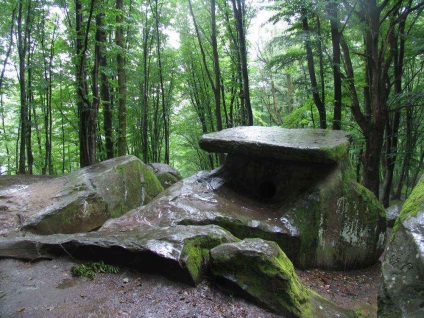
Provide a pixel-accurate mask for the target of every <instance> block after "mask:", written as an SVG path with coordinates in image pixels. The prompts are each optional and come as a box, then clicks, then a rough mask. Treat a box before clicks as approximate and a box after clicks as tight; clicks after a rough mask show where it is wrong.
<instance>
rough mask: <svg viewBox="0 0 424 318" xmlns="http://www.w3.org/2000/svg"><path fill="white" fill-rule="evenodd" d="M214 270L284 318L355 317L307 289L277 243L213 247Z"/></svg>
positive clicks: (255, 241) (235, 288) (227, 283)
mask: <svg viewBox="0 0 424 318" xmlns="http://www.w3.org/2000/svg"><path fill="white" fill-rule="evenodd" d="M211 270H212V274H213V275H214V276H215V277H217V279H218V280H220V281H222V282H223V284H224V286H227V288H229V289H230V290H232V291H234V292H238V293H240V294H242V295H245V297H246V298H248V299H251V300H253V301H254V302H256V303H258V304H261V305H262V306H264V307H265V308H268V309H270V310H272V311H273V312H276V313H278V314H282V315H284V316H285V317H355V314H354V313H353V311H349V310H344V309H341V308H338V307H337V306H335V305H334V304H331V303H330V302H328V301H326V300H325V299H323V298H322V297H320V296H318V295H317V294H316V293H315V292H313V291H312V290H309V289H308V288H306V287H305V286H304V285H303V284H302V283H301V282H300V280H299V278H298V276H297V274H296V272H295V270H294V267H293V264H292V263H291V261H290V260H289V259H288V258H287V256H286V255H285V254H284V252H283V251H282V250H281V249H280V248H279V247H278V245H277V244H276V243H275V242H270V241H264V240H261V239H246V240H243V241H241V242H236V243H226V244H222V245H219V246H217V247H215V248H213V249H212V250H211Z"/></svg>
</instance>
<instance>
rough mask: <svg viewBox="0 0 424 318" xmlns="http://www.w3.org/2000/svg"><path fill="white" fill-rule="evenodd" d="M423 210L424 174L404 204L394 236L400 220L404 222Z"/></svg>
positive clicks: (394, 229)
mask: <svg viewBox="0 0 424 318" xmlns="http://www.w3.org/2000/svg"><path fill="white" fill-rule="evenodd" d="M421 211H424V176H423V177H421V179H420V181H419V182H418V184H417V185H416V186H415V188H414V190H413V191H412V192H411V194H410V195H409V197H408V198H407V199H406V201H405V203H404V204H403V207H402V210H401V212H400V215H399V217H398V218H397V220H396V223H395V226H394V227H393V232H392V237H393V236H394V234H395V233H396V230H397V228H398V227H399V224H400V222H404V221H405V220H406V219H408V218H410V217H416V216H417V214H418V213H419V212H421Z"/></svg>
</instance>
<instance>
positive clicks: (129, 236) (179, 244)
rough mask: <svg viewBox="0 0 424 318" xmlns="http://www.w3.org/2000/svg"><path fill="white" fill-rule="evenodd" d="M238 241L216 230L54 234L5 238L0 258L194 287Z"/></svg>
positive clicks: (0, 241)
mask: <svg viewBox="0 0 424 318" xmlns="http://www.w3.org/2000/svg"><path fill="white" fill-rule="evenodd" d="M235 241H237V239H236V238H235V237H234V236H232V235H231V234H230V233H229V232H227V231H225V230H224V229H222V228H220V227H217V226H214V225H208V226H174V227H162V228H138V229H137V230H133V231H127V232H115V233H109V234H105V233H101V232H91V233H79V234H53V235H46V236H31V235H27V236H25V237H19V236H18V237H7V238H0V258H3V257H13V258H19V259H25V260H30V261H34V260H37V259H41V258H52V257H56V256H58V255H65V256H72V257H74V258H76V259H86V260H93V261H105V262H107V263H109V264H118V265H123V266H126V267H131V268H134V269H136V270H138V271H152V272H156V273H160V274H163V275H166V276H167V277H170V278H172V279H176V280H179V281H183V282H186V283H189V284H191V285H195V284H197V283H199V282H200V281H201V280H202V278H203V274H204V272H205V271H206V269H207V265H208V264H209V262H208V261H209V250H210V249H212V248H214V247H215V246H217V245H220V244H222V243H228V242H235Z"/></svg>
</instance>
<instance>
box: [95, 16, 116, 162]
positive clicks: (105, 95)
mask: <svg viewBox="0 0 424 318" xmlns="http://www.w3.org/2000/svg"><path fill="white" fill-rule="evenodd" d="M104 16H105V14H104V12H100V13H99V14H97V15H96V32H97V40H98V42H99V46H100V56H99V59H100V61H99V63H100V69H99V71H100V100H101V103H102V107H103V131H104V134H105V148H106V159H112V158H113V156H114V152H113V114H112V103H111V100H110V87H109V79H108V76H107V67H108V62H107V55H106V45H107V44H106V41H107V37H106V32H105V30H104V24H103V19H104Z"/></svg>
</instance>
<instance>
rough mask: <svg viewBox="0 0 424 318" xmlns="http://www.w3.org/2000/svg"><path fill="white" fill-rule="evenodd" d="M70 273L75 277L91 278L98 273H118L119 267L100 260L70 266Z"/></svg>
mask: <svg viewBox="0 0 424 318" xmlns="http://www.w3.org/2000/svg"><path fill="white" fill-rule="evenodd" d="M71 273H72V275H73V276H76V277H88V278H90V279H93V278H94V276H96V274H98V273H104V274H117V273H119V267H118V266H113V265H107V264H105V263H104V262H103V261H101V262H88V263H84V264H80V265H75V266H72V267H71Z"/></svg>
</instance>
